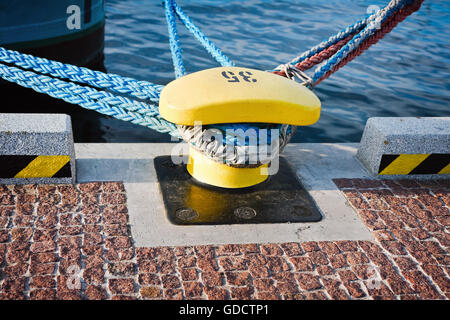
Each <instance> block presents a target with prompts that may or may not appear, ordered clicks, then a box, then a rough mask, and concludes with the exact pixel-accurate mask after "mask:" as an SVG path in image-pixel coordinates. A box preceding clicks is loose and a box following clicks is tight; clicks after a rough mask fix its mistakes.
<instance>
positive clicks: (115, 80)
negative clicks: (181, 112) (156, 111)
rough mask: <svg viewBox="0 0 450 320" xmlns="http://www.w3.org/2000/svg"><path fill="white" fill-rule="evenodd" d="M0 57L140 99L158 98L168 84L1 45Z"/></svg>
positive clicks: (155, 100) (26, 67)
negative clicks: (36, 55) (39, 55)
mask: <svg viewBox="0 0 450 320" xmlns="http://www.w3.org/2000/svg"><path fill="white" fill-rule="evenodd" d="M0 61H1V62H4V63H10V64H14V65H16V66H19V67H21V68H23V69H27V70H34V71H36V72H39V73H43V74H49V75H51V76H54V77H58V78H62V79H68V80H71V81H75V82H78V83H84V84H88V85H90V86H93V87H97V88H101V89H107V90H109V91H112V92H117V93H120V94H130V95H133V96H135V97H137V98H140V99H149V100H151V101H154V102H158V100H159V94H160V92H161V90H162V89H163V88H164V86H161V85H156V84H153V83H150V82H147V81H138V80H135V79H132V78H126V77H122V76H119V75H116V74H112V73H109V74H107V73H103V72H100V71H94V70H90V69H87V68H83V67H78V66H74V65H70V64H65V63H61V62H58V61H53V60H48V59H45V58H39V57H34V56H32V55H29V54H23V53H19V52H17V51H13V50H7V49H5V48H2V47H0Z"/></svg>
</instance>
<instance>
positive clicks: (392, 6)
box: [311, 0, 412, 84]
mask: <svg viewBox="0 0 450 320" xmlns="http://www.w3.org/2000/svg"><path fill="white" fill-rule="evenodd" d="M411 2H412V0H397V1H391V2H390V3H389V5H388V6H387V7H386V8H384V9H383V10H380V11H378V12H377V13H375V14H374V15H375V18H374V19H371V21H370V23H369V24H368V25H367V26H366V27H365V28H364V29H363V30H362V31H361V32H359V33H358V34H357V35H355V36H354V37H353V39H352V40H350V41H349V42H348V43H347V44H346V45H345V46H343V47H342V48H341V49H340V50H339V51H338V52H336V53H335V54H334V55H333V56H332V57H331V58H330V59H328V60H327V61H326V62H325V63H324V64H323V65H321V66H318V67H317V68H316V70H314V74H313V75H312V77H311V78H312V82H313V84H314V83H316V82H317V81H318V80H319V79H320V78H322V77H323V76H324V75H325V73H327V72H328V71H329V70H331V69H332V68H333V67H334V66H336V65H337V64H338V63H339V62H340V61H341V60H342V59H344V58H345V57H346V56H347V55H348V54H349V53H350V52H351V51H353V50H355V49H356V48H357V47H358V46H359V45H360V44H361V43H362V42H363V41H364V40H366V39H368V38H369V37H370V36H372V35H373V34H374V33H375V32H376V31H377V30H378V28H379V26H380V25H381V23H382V22H384V21H385V20H386V19H387V18H389V17H390V16H391V15H392V14H393V13H394V12H396V11H398V10H400V9H401V8H402V7H403V6H405V5H407V4H410V3H411Z"/></svg>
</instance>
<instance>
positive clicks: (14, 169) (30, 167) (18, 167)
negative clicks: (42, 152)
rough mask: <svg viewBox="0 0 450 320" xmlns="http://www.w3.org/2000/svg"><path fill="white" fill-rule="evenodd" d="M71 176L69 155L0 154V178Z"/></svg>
mask: <svg viewBox="0 0 450 320" xmlns="http://www.w3.org/2000/svg"><path fill="white" fill-rule="evenodd" d="M71 177H72V172H71V170H70V156H32V155H23V156H17V155H0V179H2V178H3V179H8V178H71Z"/></svg>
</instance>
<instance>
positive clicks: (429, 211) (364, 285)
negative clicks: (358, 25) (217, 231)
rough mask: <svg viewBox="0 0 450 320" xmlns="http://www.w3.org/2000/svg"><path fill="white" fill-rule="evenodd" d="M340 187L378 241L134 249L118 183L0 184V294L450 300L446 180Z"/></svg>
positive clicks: (342, 182) (341, 183)
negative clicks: (73, 184) (74, 184)
mask: <svg viewBox="0 0 450 320" xmlns="http://www.w3.org/2000/svg"><path fill="white" fill-rule="evenodd" d="M335 183H336V185H337V186H338V187H339V188H340V189H341V190H342V192H343V193H344V194H345V195H346V197H347V198H348V201H349V203H351V205H352V206H353V207H354V208H355V209H356V210H357V211H358V214H359V216H360V217H361V219H363V221H364V222H365V223H366V225H367V226H368V228H369V229H370V230H371V231H372V232H373V234H374V236H375V238H376V240H375V241H373V242H372V241H333V242H331V241H329V242H328V241H324V242H302V243H281V244H249V245H233V244H230V245H220V246H195V247H163V248H135V247H134V245H133V239H132V237H131V233H130V227H129V225H128V214H127V207H126V194H125V190H124V187H123V184H122V183H115V182H113V183H84V184H78V185H76V186H72V185H58V186H48V185H47V186H44V185H38V186H36V185H28V186H1V185H0V299H448V298H450V279H449V275H450V256H449V249H450V235H449V231H450V230H449V226H450V211H449V207H450V180H440V181H436V182H433V181H422V182H419V181H408V180H402V181H397V182H393V181H387V180H383V181H378V180H361V179H339V180H335ZM168 236H169V235H168Z"/></svg>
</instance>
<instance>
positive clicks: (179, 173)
mask: <svg viewBox="0 0 450 320" xmlns="http://www.w3.org/2000/svg"><path fill="white" fill-rule="evenodd" d="M184 163H185V162H184ZM154 164H155V169H156V175H157V178H158V182H159V186H160V190H161V193H162V196H163V201H164V205H165V208H166V212H167V217H168V219H169V221H170V222H171V223H173V224H175V225H212V224H251V223H284V222H316V221H320V220H321V219H322V215H321V213H320V212H319V210H318V208H317V206H316V205H315V203H314V201H313V200H312V198H311V196H310V195H309V194H308V192H307V191H306V190H305V189H304V188H303V186H302V185H301V183H300V182H299V181H298V179H297V175H296V174H295V172H294V171H293V170H292V169H291V168H290V166H289V164H288V162H287V161H286V159H284V158H283V157H280V164H279V170H278V173H277V174H275V175H273V176H269V178H268V179H267V180H266V181H264V182H263V183H260V184H258V185H255V186H253V187H248V188H240V189H224V188H217V187H212V186H209V185H208V186H207V185H204V184H202V183H200V182H198V181H196V180H195V179H193V178H192V177H191V176H190V174H189V173H188V172H187V170H186V166H185V165H184V164H175V163H173V161H172V159H171V157H170V156H160V157H156V158H155V159H154Z"/></svg>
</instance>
